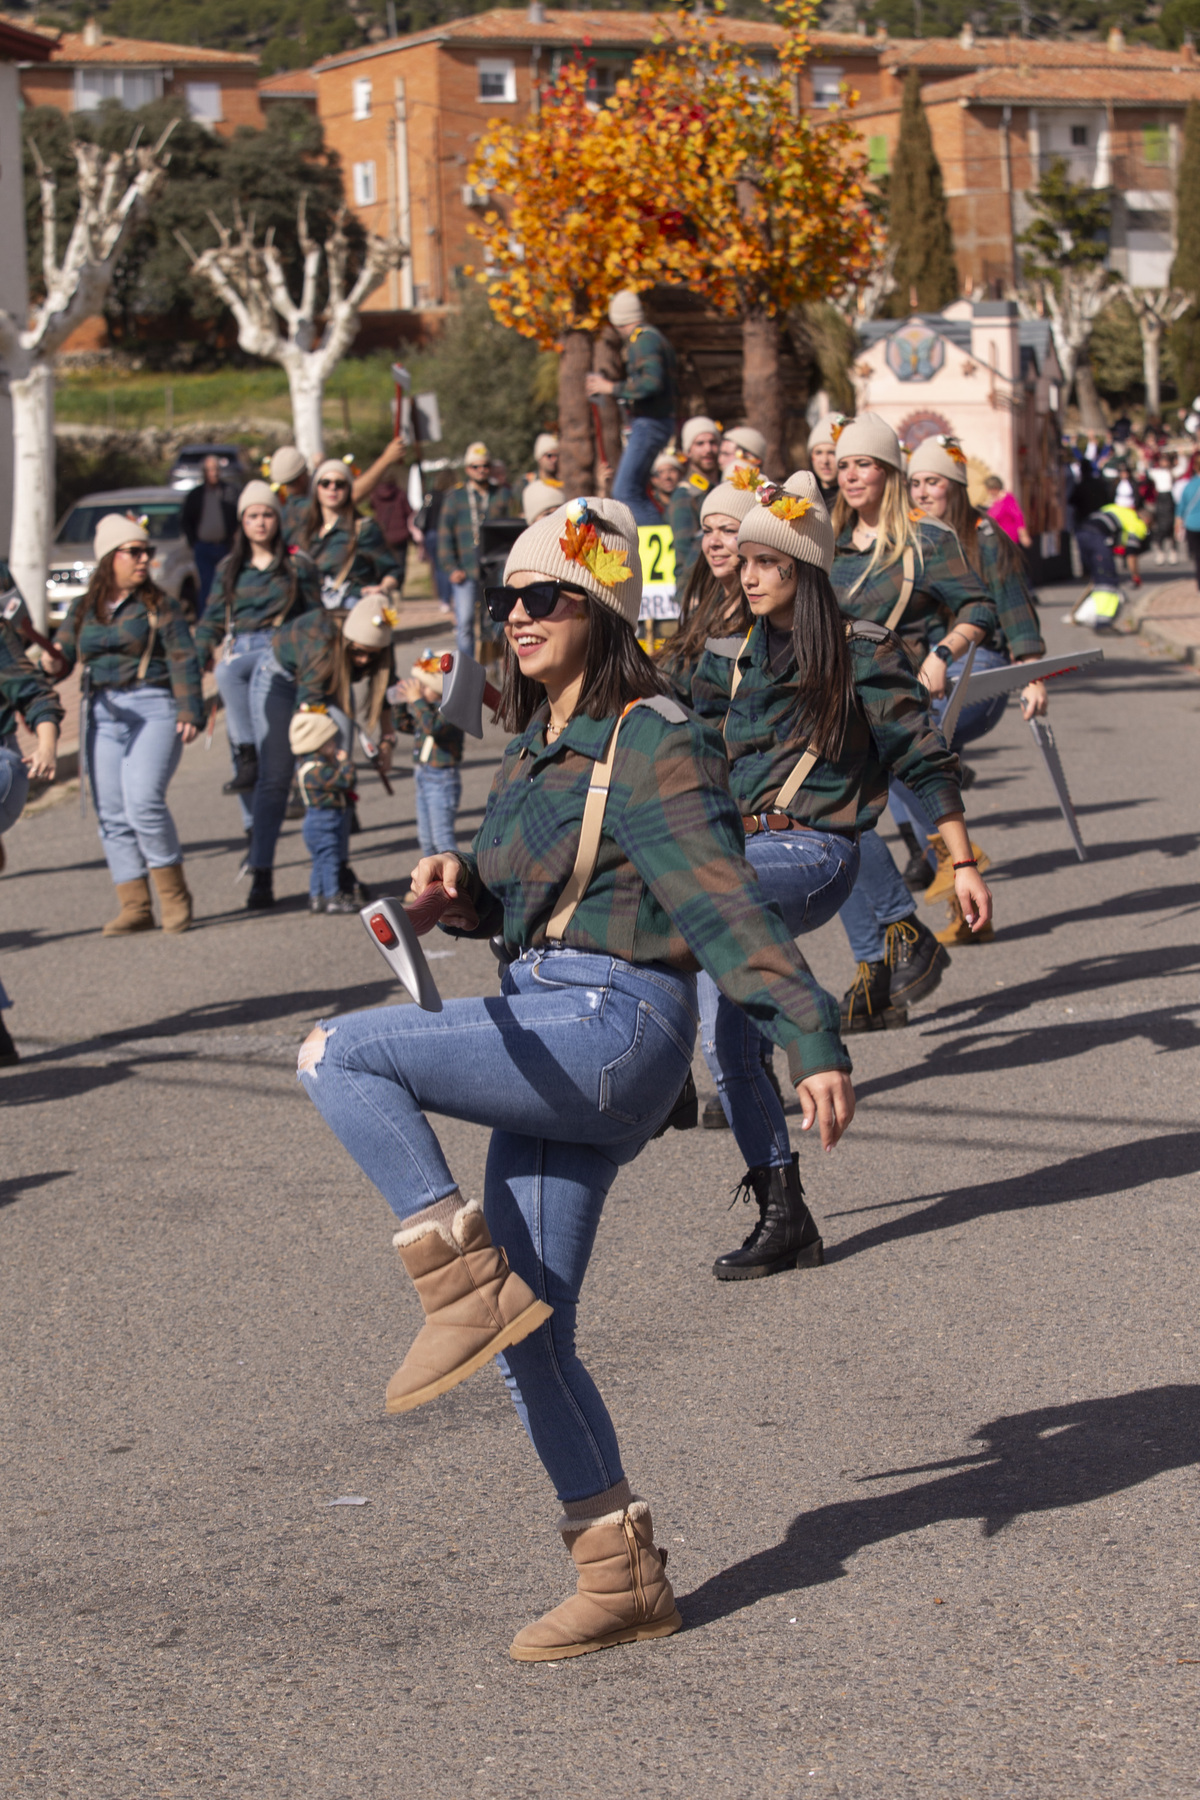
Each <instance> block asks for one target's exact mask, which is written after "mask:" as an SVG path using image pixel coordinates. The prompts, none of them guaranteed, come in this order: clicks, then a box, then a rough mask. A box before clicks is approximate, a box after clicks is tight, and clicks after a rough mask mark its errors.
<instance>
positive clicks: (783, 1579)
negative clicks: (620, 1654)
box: [680, 1384, 1200, 1627]
mask: <svg viewBox="0 0 1200 1800" xmlns="http://www.w3.org/2000/svg"><path fill="white" fill-rule="evenodd" d="M970 1436H971V1438H972V1439H978V1440H981V1441H982V1443H983V1445H984V1448H983V1449H982V1450H980V1451H978V1452H977V1453H976V1454H974V1455H967V1456H957V1457H950V1458H948V1459H947V1460H946V1461H945V1462H937V1463H924V1464H917V1465H916V1466H915V1467H913V1468H908V1469H883V1470H880V1471H879V1472H878V1473H877V1474H874V1475H864V1476H861V1477H859V1481H860V1482H862V1483H866V1482H871V1481H888V1480H896V1479H898V1478H899V1477H901V1476H904V1475H924V1474H936V1473H937V1472H939V1471H940V1470H943V1469H949V1470H954V1471H956V1472H955V1473H954V1474H949V1475H945V1476H941V1477H940V1479H938V1480H935V1481H923V1482H921V1483H919V1484H918V1485H917V1486H916V1487H908V1488H902V1489H901V1490H899V1491H898V1492H895V1493H890V1494H873V1495H870V1496H864V1497H863V1498H861V1499H854V1500H843V1501H836V1502H834V1503H833V1504H831V1505H829V1506H818V1507H815V1508H814V1509H812V1510H811V1511H809V1512H803V1513H800V1514H798V1515H797V1517H796V1518H794V1519H793V1520H792V1523H791V1524H790V1525H789V1527H788V1529H787V1533H786V1535H785V1537H784V1539H783V1541H782V1542H781V1543H778V1544H772V1545H771V1546H770V1548H769V1549H766V1550H759V1551H756V1552H755V1553H754V1554H753V1555H751V1556H747V1557H745V1558H744V1559H743V1560H742V1561H741V1562H738V1563H734V1564H733V1565H732V1566H731V1567H730V1568H728V1569H722V1570H721V1572H720V1573H719V1574H717V1575H713V1576H712V1577H711V1578H710V1579H709V1580H708V1581H706V1582H704V1583H703V1584H702V1585H701V1586H700V1587H698V1588H696V1589H695V1590H694V1591H693V1592H692V1593H691V1594H689V1595H687V1596H686V1597H681V1598H680V1607H681V1610H682V1612H683V1615H684V1620H685V1623H686V1624H687V1626H688V1627H695V1626H698V1625H708V1624H711V1623H713V1621H714V1620H717V1619H723V1618H728V1617H729V1616H730V1615H731V1614H733V1613H737V1612H740V1611H742V1610H743V1609H744V1608H745V1607H747V1606H753V1605H754V1604H755V1603H756V1602H757V1601H759V1600H767V1599H770V1598H772V1597H773V1596H775V1595H782V1594H794V1593H796V1592H797V1590H802V1589H804V1588H810V1587H817V1586H819V1585H821V1583H823V1582H826V1581H836V1580H838V1579H839V1577H840V1576H842V1575H844V1574H845V1572H846V1564H847V1562H848V1561H849V1560H850V1558H851V1557H852V1556H854V1555H856V1553H857V1552H858V1551H859V1550H863V1549H866V1548H867V1547H868V1546H869V1545H871V1544H882V1543H886V1542H887V1541H888V1539H890V1538H895V1537H900V1536H902V1535H903V1534H905V1533H907V1532H911V1531H921V1530H923V1529H924V1528H925V1527H926V1526H928V1525H940V1524H943V1523H949V1522H951V1521H953V1520H959V1519H978V1520H979V1523H980V1528H981V1535H982V1536H983V1537H985V1538H991V1537H994V1536H995V1535H996V1533H997V1532H999V1531H1002V1530H1003V1529H1004V1527H1005V1526H1006V1525H1008V1524H1010V1523H1011V1522H1012V1521H1013V1520H1014V1519H1016V1518H1018V1517H1020V1516H1021V1515H1022V1514H1030V1513H1040V1512H1052V1511H1058V1510H1061V1509H1062V1508H1064V1507H1074V1506H1088V1505H1091V1504H1092V1503H1093V1502H1094V1501H1097V1500H1104V1499H1108V1498H1110V1497H1111V1496H1112V1495H1114V1494H1119V1493H1122V1492H1124V1491H1126V1490H1127V1489H1129V1488H1133V1487H1138V1486H1140V1485H1141V1484H1142V1483H1143V1482H1146V1481H1153V1480H1154V1478H1155V1477H1156V1476H1158V1475H1163V1474H1166V1473H1167V1472H1168V1471H1170V1470H1173V1469H1182V1468H1187V1467H1190V1466H1191V1465H1192V1464H1194V1463H1196V1462H1198V1461H1200V1387H1197V1386H1194V1385H1189V1386H1184V1385H1182V1384H1177V1385H1171V1386H1165V1387H1157V1388H1143V1389H1140V1390H1138V1391H1136V1392H1133V1393H1129V1394H1114V1395H1110V1396H1107V1397H1105V1398H1102V1399H1096V1400H1072V1401H1070V1402H1068V1403H1067V1404H1066V1405H1064V1406H1046V1407H1039V1408H1038V1409H1037V1410H1036V1411H1033V1412H1025V1413H1013V1414H1010V1415H1008V1416H1006V1417H1002V1418H999V1419H993V1420H991V1421H990V1422H989V1423H988V1424H986V1425H981V1426H980V1427H979V1428H978V1430H976V1431H973V1432H971V1433H970ZM931 1579H932V1577H931ZM934 1597H935V1591H934V1589H933V1588H931V1591H930V1594H929V1599H930V1600H931V1601H932V1600H933V1598H934Z"/></svg>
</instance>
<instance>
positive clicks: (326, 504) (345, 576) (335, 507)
mask: <svg viewBox="0 0 1200 1800" xmlns="http://www.w3.org/2000/svg"><path fill="white" fill-rule="evenodd" d="M296 545H297V547H298V548H299V549H301V550H303V551H304V552H305V554H306V555H308V556H311V557H312V559H313V561H314V562H315V563H316V565H317V573H318V575H319V576H320V580H321V599H322V601H323V603H324V604H325V605H326V606H327V607H328V608H329V609H330V611H331V612H338V611H344V610H346V609H347V608H349V607H351V606H353V605H354V603H355V601H356V600H358V599H359V598H360V597H361V596H362V593H363V591H364V589H366V588H370V587H381V588H383V589H384V591H385V592H386V593H387V594H388V595H389V596H390V597H395V596H397V595H398V594H399V592H400V577H401V575H402V574H403V570H402V569H401V566H400V562H399V559H398V558H397V557H396V555H395V554H394V552H393V550H392V548H391V546H390V544H389V543H388V541H387V539H386V538H385V537H384V535H383V532H382V530H381V529H380V526H379V523H378V521H377V520H375V519H366V518H363V517H362V516H361V514H360V513H359V512H358V510H357V508H356V507H355V504H354V498H353V483H352V479H351V475H350V471H349V469H348V468H347V467H346V464H345V463H343V462H338V461H337V460H336V459H335V458H333V457H330V458H329V460H328V461H326V462H323V463H322V464H321V466H320V468H319V469H318V470H317V473H316V475H315V477H314V478H313V491H312V503H311V505H310V506H309V509H308V516H307V518H306V519H305V521H304V524H303V525H302V526H301V528H300V530H299V532H298V533H297V536H296Z"/></svg>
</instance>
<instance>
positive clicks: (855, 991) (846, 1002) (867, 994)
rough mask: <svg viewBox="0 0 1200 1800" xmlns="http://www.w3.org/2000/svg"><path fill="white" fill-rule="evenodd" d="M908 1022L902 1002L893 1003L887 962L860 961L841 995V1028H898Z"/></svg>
mask: <svg viewBox="0 0 1200 1800" xmlns="http://www.w3.org/2000/svg"><path fill="white" fill-rule="evenodd" d="M907 1024H908V1014H907V1013H906V1012H905V1010H904V1008H903V1007H902V1006H894V1005H893V1004H892V971H891V970H890V969H889V968H888V965H887V963H886V962H860V963H859V965H858V974H857V975H856V976H855V977H854V980H853V981H852V982H851V984H850V986H849V987H848V988H847V989H846V992H845V993H844V994H843V995H842V1030H843V1032H850V1031H895V1030H897V1029H898V1028H899V1027H900V1026H901V1025H907Z"/></svg>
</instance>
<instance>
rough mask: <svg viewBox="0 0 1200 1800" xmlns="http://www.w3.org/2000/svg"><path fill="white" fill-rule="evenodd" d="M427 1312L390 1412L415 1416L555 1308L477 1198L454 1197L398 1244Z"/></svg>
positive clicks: (390, 1393) (421, 1218) (395, 1380)
mask: <svg viewBox="0 0 1200 1800" xmlns="http://www.w3.org/2000/svg"><path fill="white" fill-rule="evenodd" d="M392 1242H393V1243H394V1244H395V1246H396V1248H397V1250H399V1252H400V1260H401V1262H402V1263H403V1264H404V1266H405V1268H406V1269H407V1270H408V1272H409V1274H410V1275H411V1276H412V1278H413V1281H414V1282H415V1284H416V1289H417V1293H418V1295H419V1296H420V1300H421V1305H422V1306H423V1307H424V1308H425V1323H424V1325H422V1327H421V1329H420V1331H419V1332H418V1333H417V1335H416V1338H415V1339H414V1340H413V1346H412V1349H411V1350H410V1351H409V1353H408V1355H407V1356H406V1357H405V1359H404V1361H403V1362H402V1363H401V1365H400V1367H399V1368H398V1369H397V1371H396V1373H395V1374H394V1375H393V1376H392V1379H391V1380H390V1381H389V1382H388V1387H387V1410H388V1412H390V1413H400V1412H411V1410H412V1408H413V1407H414V1406H422V1405H424V1403H425V1401H426V1400H433V1399H436V1397H437V1395H438V1394H444V1393H446V1392H447V1391H448V1390H449V1389H450V1388H452V1387H457V1386H458V1383H459V1382H460V1381H465V1380H466V1378H467V1376H468V1375H473V1374H474V1373H475V1371H476V1369H481V1368H482V1367H483V1365H484V1363H485V1362H490V1361H491V1359H492V1357H493V1356H495V1355H496V1354H497V1353H498V1352H499V1351H501V1350H506V1349H507V1348H508V1346H509V1345H510V1344H519V1343H520V1341H521V1339H522V1338H525V1337H528V1336H529V1334H530V1332H531V1331H536V1330H537V1328H538V1326H539V1325H541V1324H542V1323H543V1321H544V1320H546V1319H548V1318H549V1317H550V1314H551V1313H552V1312H553V1310H554V1309H553V1307H551V1306H547V1305H546V1302H545V1301H544V1300H539V1299H538V1297H537V1295H536V1294H535V1293H534V1291H533V1289H532V1288H531V1287H528V1286H527V1285H526V1283H525V1282H523V1281H522V1280H521V1277H520V1276H519V1275H514V1274H513V1272H512V1270H511V1269H510V1268H509V1266H508V1258H507V1257H506V1256H505V1254H504V1252H503V1250H501V1249H498V1248H497V1246H496V1245H494V1244H493V1243H492V1240H491V1237H490V1236H489V1234H488V1228H487V1224H486V1222H485V1220H484V1217H483V1208H482V1207H481V1206H480V1204H479V1202H478V1200H464V1199H463V1197H462V1195H461V1194H459V1193H453V1194H448V1195H447V1196H446V1198H445V1199H444V1200H438V1201H436V1202H435V1203H434V1205H433V1206H427V1207H426V1208H425V1210H424V1212H419V1213H417V1214H416V1216H415V1217H414V1218H411V1219H410V1220H409V1221H408V1224H407V1225H405V1226H404V1228H403V1230H401V1231H398V1232H397V1233H396V1235H395V1237H394V1238H393V1239H392Z"/></svg>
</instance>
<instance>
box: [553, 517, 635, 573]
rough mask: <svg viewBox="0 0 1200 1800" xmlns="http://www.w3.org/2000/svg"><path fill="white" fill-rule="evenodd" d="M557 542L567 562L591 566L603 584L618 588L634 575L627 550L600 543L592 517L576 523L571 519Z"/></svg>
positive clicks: (583, 566) (585, 567) (583, 567)
mask: <svg viewBox="0 0 1200 1800" xmlns="http://www.w3.org/2000/svg"><path fill="white" fill-rule="evenodd" d="M558 544H559V548H560V550H561V551H562V553H563V555H564V556H565V557H566V559H567V561H568V562H573V563H578V565H579V567H580V568H581V569H590V570H591V572H592V574H593V575H594V576H595V577H596V580H597V581H598V582H599V583H600V585H601V586H602V587H616V586H617V585H618V583H620V582H622V581H628V580H629V579H630V577H631V576H632V574H633V570H632V569H631V568H630V567H629V564H628V562H627V561H626V557H625V552H624V550H606V549H605V547H604V545H603V544H602V543H601V542H600V533H599V532H598V531H597V530H596V527H595V526H594V525H593V524H592V523H591V521H590V520H589V521H588V522H587V523H585V524H583V525H576V523H575V521H574V520H573V519H568V520H567V534H566V536H565V537H561V538H559V540H558Z"/></svg>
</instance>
